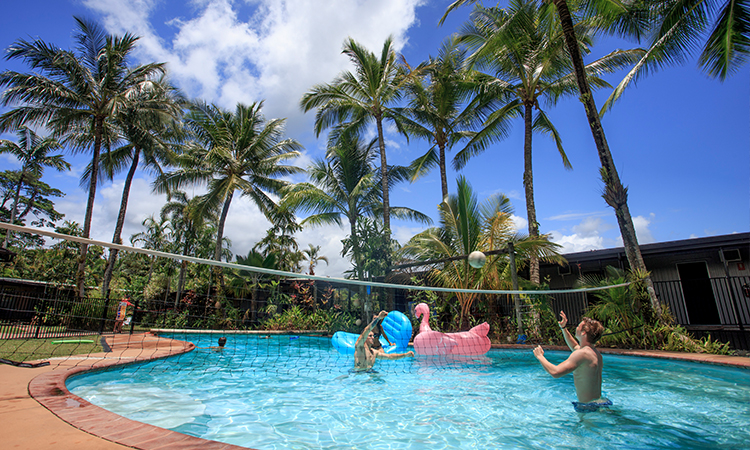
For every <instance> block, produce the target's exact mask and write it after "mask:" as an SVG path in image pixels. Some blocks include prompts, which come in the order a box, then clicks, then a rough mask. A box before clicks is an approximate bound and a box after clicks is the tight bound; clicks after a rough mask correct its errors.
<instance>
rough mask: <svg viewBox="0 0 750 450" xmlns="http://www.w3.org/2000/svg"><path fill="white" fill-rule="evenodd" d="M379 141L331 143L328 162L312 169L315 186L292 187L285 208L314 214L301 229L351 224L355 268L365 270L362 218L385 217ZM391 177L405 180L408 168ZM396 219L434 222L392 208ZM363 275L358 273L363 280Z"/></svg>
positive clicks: (343, 136)
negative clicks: (359, 229)
mask: <svg viewBox="0 0 750 450" xmlns="http://www.w3.org/2000/svg"><path fill="white" fill-rule="evenodd" d="M375 143H376V141H374V140H373V141H371V142H370V143H369V144H367V145H364V144H363V143H362V142H361V141H360V140H359V138H358V137H357V136H354V135H351V134H349V133H340V134H337V135H336V139H335V140H332V141H329V147H328V152H327V157H326V159H319V160H317V161H315V162H314V163H313V164H312V165H311V166H310V167H309V168H308V171H307V173H308V176H309V177H310V180H311V182H309V183H299V184H295V185H291V186H289V187H288V188H286V189H285V190H284V197H283V199H282V204H283V206H284V208H287V209H291V210H295V211H302V212H312V213H313V214H311V215H309V216H307V217H306V218H305V219H303V220H302V221H301V222H300V223H301V225H303V226H305V225H310V226H323V225H328V224H336V225H342V218H346V219H347V222H348V223H349V233H350V234H349V236H350V238H351V239H352V240H353V244H352V249H353V252H352V259H353V263H354V266H355V267H361V266H362V264H361V255H360V248H361V246H360V244H359V239H358V236H357V224H358V222H359V220H360V218H361V217H375V216H379V215H380V214H381V213H382V208H383V203H382V195H381V194H382V191H381V190H380V179H379V175H378V173H376V172H375V170H374V167H373V165H372V160H373V159H374V157H375V153H374V151H373V149H374V147H375ZM390 172H391V176H392V177H396V176H397V177H398V178H397V179H399V180H403V179H405V178H406V172H407V171H406V170H405V169H404V168H394V169H391V171H390ZM392 212H393V214H394V216H397V217H400V218H404V219H412V220H418V221H421V222H423V223H429V222H430V218H429V217H427V216H425V215H424V214H421V213H419V212H417V211H414V210H412V209H409V208H403V207H395V208H392ZM363 276H364V275H363V273H361V272H360V273H357V274H356V277H357V278H358V279H363Z"/></svg>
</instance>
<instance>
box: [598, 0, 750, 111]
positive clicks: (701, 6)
mask: <svg viewBox="0 0 750 450" xmlns="http://www.w3.org/2000/svg"><path fill="white" fill-rule="evenodd" d="M601 6H602V8H604V7H607V8H610V9H612V12H611V13H610V14H615V15H645V16H646V17H647V18H648V19H649V20H648V21H646V26H645V28H646V29H645V30H643V29H642V28H643V27H641V28H637V29H636V30H637V31H638V33H635V32H632V31H631V32H630V33H628V35H631V36H634V37H636V38H639V37H640V36H645V37H646V39H647V41H648V51H647V52H646V54H644V55H643V57H642V58H641V60H640V61H638V63H637V64H636V65H635V66H633V68H632V69H631V70H630V71H629V72H628V74H627V75H625V77H623V79H622V81H621V82H620V84H618V85H617V87H616V88H615V89H614V91H613V92H612V94H611V95H610V97H609V98H608V99H607V101H606V102H605V103H604V105H603V106H602V109H601V111H600V113H601V114H604V112H606V111H608V110H609V109H611V108H612V106H613V105H614V103H615V102H616V101H617V100H618V99H619V98H620V97H621V96H622V94H623V93H624V91H625V89H626V88H627V87H628V86H629V85H630V84H631V83H635V82H637V81H638V79H639V78H641V77H642V76H645V75H646V74H647V73H649V72H652V71H654V70H657V69H659V68H660V67H663V66H667V65H672V64H678V63H681V62H683V61H685V60H687V59H688V58H687V56H688V55H690V54H692V53H693V52H694V51H695V50H696V49H698V48H699V47H700V46H701V45H703V48H702V49H701V50H700V55H699V56H698V64H699V65H700V66H701V68H702V69H703V71H704V72H706V73H708V75H709V76H711V77H714V78H719V79H720V80H721V81H724V80H726V79H727V78H728V77H729V76H730V75H732V74H733V73H735V72H736V71H737V70H739V68H740V67H741V66H742V65H743V64H744V63H745V61H746V60H747V57H748V54H749V53H750V3H748V2H747V1H746V0H739V1H737V0H669V1H661V2H655V3H653V4H650V3H647V2H632V3H624V4H623V5H607V4H606V3H604V4H602V5H601ZM614 6H619V8H616V7H614ZM625 7H627V8H626V9H623V8H625ZM591 13H592V14H595V13H596V11H592V12H591Z"/></svg>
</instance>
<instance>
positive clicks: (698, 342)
mask: <svg viewBox="0 0 750 450" xmlns="http://www.w3.org/2000/svg"><path fill="white" fill-rule="evenodd" d="M606 270H607V275H608V276H607V277H606V278H604V279H599V280H597V279H593V278H588V279H584V280H583V281H584V283H586V284H588V285H590V286H606V285H615V284H621V283H624V282H631V284H630V285H629V286H625V287H617V288H611V289H607V290H602V291H597V292H596V293H595V294H594V295H595V296H596V297H597V299H598V302H597V303H596V304H594V305H591V306H590V307H589V309H588V311H587V315H589V316H590V317H593V318H595V319H597V320H599V321H600V322H602V325H604V335H603V336H602V338H601V340H600V341H599V345H600V346H603V347H616V348H638V349H653V350H665V351H678V352H693V353H715V354H721V355H726V354H729V352H730V349H729V344H728V343H722V342H717V341H715V340H712V339H711V337H710V336H709V337H707V338H701V339H696V338H695V337H693V336H692V335H691V334H690V333H689V332H688V331H687V330H686V329H685V328H683V327H682V326H680V325H677V324H675V323H674V318H673V317H672V316H671V314H670V312H669V310H668V307H667V306H666V305H662V308H663V310H664V311H663V312H662V314H661V315H656V314H655V313H654V312H653V311H652V309H651V305H650V303H649V300H648V294H647V293H646V288H645V286H644V282H643V276H644V274H643V273H641V272H631V273H628V274H625V272H623V271H622V270H620V269H616V268H613V267H607V269H606Z"/></svg>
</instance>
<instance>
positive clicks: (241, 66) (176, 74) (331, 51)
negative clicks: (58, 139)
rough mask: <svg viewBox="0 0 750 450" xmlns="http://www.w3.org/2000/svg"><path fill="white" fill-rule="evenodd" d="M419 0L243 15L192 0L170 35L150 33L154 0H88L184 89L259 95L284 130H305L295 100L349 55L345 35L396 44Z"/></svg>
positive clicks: (303, 2)
mask: <svg viewBox="0 0 750 450" xmlns="http://www.w3.org/2000/svg"><path fill="white" fill-rule="evenodd" d="M421 2H422V0H365V1H358V2H352V1H349V0H331V1H327V2H319V1H315V0H285V1H272V0H258V1H256V2H252V3H251V5H252V6H255V10H254V12H253V14H252V15H251V16H250V17H244V16H242V15H240V14H238V11H239V10H240V9H242V8H247V6H246V5H243V4H241V3H240V2H233V1H231V0H207V1H203V2H201V3H195V4H194V6H195V7H196V10H195V15H194V16H193V17H189V18H182V17H180V18H173V19H172V20H170V21H169V22H168V23H167V25H168V26H170V27H172V28H174V29H175V30H176V33H175V34H174V36H173V37H172V38H171V39H164V38H162V37H160V36H159V35H157V32H156V30H155V27H154V26H153V25H152V24H151V20H152V19H151V13H152V11H153V10H155V9H156V8H157V5H158V2H156V1H147V0H129V1H122V0H87V1H86V5H87V6H88V7H89V8H91V9H94V10H96V11H98V12H100V13H101V14H103V15H104V23H105V26H106V27H107V29H108V30H109V31H112V32H116V33H123V32H125V31H130V32H132V33H134V34H136V35H138V36H140V37H141V40H140V41H139V55H140V57H141V58H142V59H143V60H144V61H164V62H167V63H168V67H169V72H170V76H171V77H172V78H173V79H174V80H175V82H176V83H177V84H178V85H179V86H180V87H182V88H183V89H184V90H185V91H186V92H187V93H188V95H191V96H197V97H201V98H204V99H205V100H207V101H209V102H215V103H217V104H219V105H220V106H222V107H225V108H233V107H234V105H235V104H236V103H237V102H244V103H249V102H253V101H259V100H262V99H266V100H267V101H266V103H265V108H264V110H265V113H266V116H267V117H287V118H288V119H289V125H290V133H291V134H295V133H298V132H300V130H302V129H304V130H305V132H307V131H308V130H309V121H310V120H311V117H307V118H303V117H304V115H303V114H302V112H301V111H300V109H299V100H300V98H301V97H302V95H303V94H304V93H305V92H306V91H307V90H309V89H310V88H311V87H312V86H313V85H315V84H318V83H328V82H330V81H331V80H333V78H334V77H335V76H336V75H338V74H339V73H340V72H342V71H343V70H350V69H351V63H350V62H349V60H348V58H346V57H345V56H344V55H342V54H341V49H342V45H343V43H344V40H345V39H347V38H348V37H352V38H353V39H355V40H356V41H357V42H358V43H360V44H362V45H363V46H364V47H366V48H368V49H369V50H371V51H373V52H376V53H377V52H379V51H380V49H381V48H382V45H383V42H384V41H385V39H386V38H387V37H388V36H389V35H392V36H394V44H395V47H396V49H400V48H401V47H403V45H404V44H405V43H406V31H407V30H408V29H409V27H411V26H413V25H414V24H415V23H416V14H415V9H416V7H417V6H418V5H419V4H420V3H421Z"/></svg>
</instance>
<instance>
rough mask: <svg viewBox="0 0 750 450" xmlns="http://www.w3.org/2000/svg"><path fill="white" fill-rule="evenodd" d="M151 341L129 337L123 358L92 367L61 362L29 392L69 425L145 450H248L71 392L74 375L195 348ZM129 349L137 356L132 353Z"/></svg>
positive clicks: (33, 383) (31, 384)
mask: <svg viewBox="0 0 750 450" xmlns="http://www.w3.org/2000/svg"><path fill="white" fill-rule="evenodd" d="M111 339H112V340H113V341H116V340H117V339H116V338H115V336H112V337H111ZM129 339H132V338H129ZM147 340H148V338H147V336H145V335H144V336H143V338H142V339H141V342H140V344H141V345H133V344H134V343H133V342H130V340H129V341H128V344H127V347H126V348H122V349H120V351H119V352H118V353H119V356H120V357H119V358H114V359H109V360H102V359H101V358H96V357H94V358H95V359H96V362H94V363H92V364H91V365H88V366H81V365H75V366H73V367H64V366H62V364H61V367H59V368H58V369H57V370H52V371H50V372H46V373H43V374H40V375H38V376H36V377H34V378H33V379H32V380H31V381H30V382H29V385H28V392H29V395H30V396H31V397H32V398H34V399H35V400H36V401H37V402H39V403H40V404H41V405H42V406H44V407H45V408H47V409H48V410H49V411H50V412H52V413H53V414H54V415H55V416H57V417H58V418H60V419H61V420H63V421H64V422H66V423H68V424H69V425H71V426H73V427H75V428H77V429H79V430H81V431H84V432H86V433H89V434H91V435H94V436H97V437H100V438H102V439H105V440H107V441H111V442H114V443H117V444H121V445H124V446H128V447H131V448H137V449H141V450H177V449H188V448H201V449H209V450H214V449H215V450H235V449H236V450H240V449H242V450H247V447H240V446H236V445H232V444H227V443H223V442H217V441H211V440H208V439H202V438H198V437H195V436H190V435H187V434H182V433H178V432H176V431H171V430H167V429H165V428H160V427H157V426H154V425H149V424H145V423H142V422H137V421H134V420H131V419H128V418H125V417H123V416H120V415H118V414H115V413H113V412H110V411H108V410H106V409H104V408H101V407H99V406H96V405H94V404H92V403H90V402H88V401H86V400H84V399H82V398H81V397H78V396H77V395H75V394H72V393H71V392H70V391H68V389H67V387H66V380H67V379H68V378H70V377H71V376H73V375H76V374H79V373H83V372H89V371H92V370H101V369H104V368H107V367H112V366H117V365H123V364H130V363H132V362H136V361H138V362H142V361H150V360H155V359H160V358H165V357H168V356H172V355H177V354H181V353H186V352H189V351H191V350H193V349H194V348H195V346H194V345H193V344H191V343H188V342H183V341H176V340H171V339H164V338H161V339H157V340H155V341H153V340H152V341H150V342H146V341H147ZM160 344H161V345H160ZM144 347H150V348H152V349H153V351H152V352H150V354H148V355H144V352H143V349H144ZM113 350H115V349H113ZM128 352H130V353H132V354H133V355H129V354H128ZM92 357H93V355H92ZM80 362H81V361H80V360H76V364H80Z"/></svg>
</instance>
